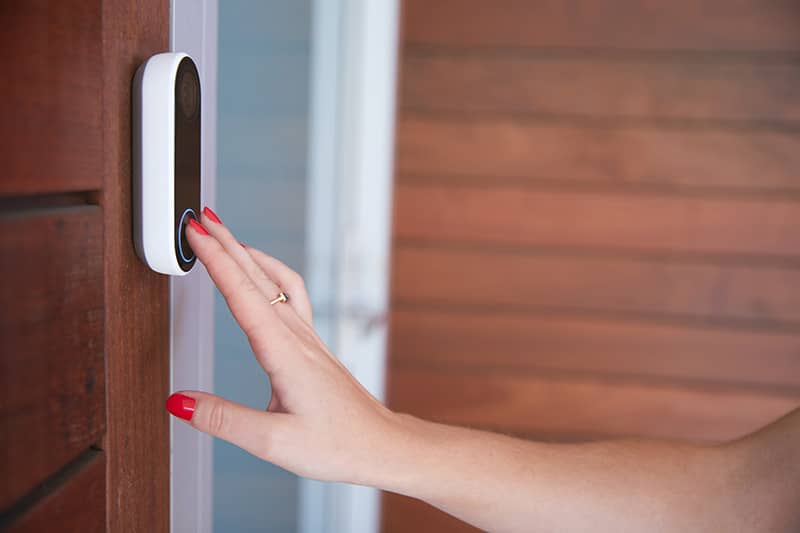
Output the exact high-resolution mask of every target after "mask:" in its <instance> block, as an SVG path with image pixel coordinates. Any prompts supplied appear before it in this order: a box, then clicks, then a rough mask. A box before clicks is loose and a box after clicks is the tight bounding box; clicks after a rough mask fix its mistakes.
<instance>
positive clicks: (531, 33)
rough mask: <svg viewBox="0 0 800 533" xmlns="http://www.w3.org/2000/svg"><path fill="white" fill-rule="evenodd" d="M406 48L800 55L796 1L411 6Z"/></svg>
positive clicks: (469, 1)
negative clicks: (734, 52)
mask: <svg viewBox="0 0 800 533" xmlns="http://www.w3.org/2000/svg"><path fill="white" fill-rule="evenodd" d="M404 8H405V9H404V16H405V17H404V18H405V20H404V26H403V27H404V40H405V42H406V43H413V44H422V45H435V46H460V47H496V46H503V47H548V48H611V49H637V50H730V51H741V50H754V51H797V50H800V33H798V32H797V25H798V21H800V6H799V5H798V4H797V3H796V2H793V1H792V0H777V1H772V2H760V1H758V0H735V1H726V0H712V1H706V2H703V3H702V4H700V3H696V2H690V1H679V2H660V1H658V0H647V1H641V0H609V1H605V2H596V1H593V0H581V1H577V2H563V1H559V0H546V1H539V2H530V1H529V0H495V1H492V2H486V1H483V0H437V1H436V2H430V1H427V0H406V1H405V2H404Z"/></svg>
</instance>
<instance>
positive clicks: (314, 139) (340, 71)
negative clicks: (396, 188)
mask: <svg viewBox="0 0 800 533" xmlns="http://www.w3.org/2000/svg"><path fill="white" fill-rule="evenodd" d="M312 5H313V29H312V40H313V42H312V76H311V79H312V90H311V99H312V101H311V113H310V117H311V124H310V127H309V131H310V132H311V139H310V143H309V145H310V151H309V152H310V153H309V169H310V174H309V188H308V190H309V197H308V217H309V218H308V225H307V227H308V235H307V243H308V248H307V257H308V262H307V264H308V265H309V272H308V275H307V282H308V287H309V292H310V294H311V298H312V303H313V304H314V310H315V318H314V321H315V325H316V327H317V328H318V330H319V331H320V334H321V336H322V338H323V339H325V340H326V342H328V344H329V345H330V347H331V349H332V351H333V353H335V354H337V355H338V356H339V358H340V359H341V360H342V361H343V362H344V363H345V364H346V365H347V367H348V368H349V369H350V371H351V372H352V373H353V374H354V375H355V377H356V378H357V379H358V380H359V381H360V382H361V383H362V384H363V385H364V386H365V387H366V388H367V389H368V390H369V391H370V392H372V394H374V395H375V396H376V397H377V398H378V399H380V400H383V399H384V381H385V369H386V337H387V322H388V321H387V316H388V305H389V304H388V302H389V257H390V243H391V219H392V216H391V213H392V189H393V154H394V129H395V101H396V97H395V92H396V91H395V86H396V79H397V75H396V71H397V56H398V53H397V50H398V26H399V5H398V1H397V0H313V4H312ZM300 496H301V498H300V506H299V511H298V512H299V516H298V524H299V530H300V532H301V533H375V532H377V531H378V529H379V526H380V493H379V491H377V490H374V489H370V488H367V487H359V486H354V485H345V484H331V483H320V482H315V481H310V480H306V479H302V480H301V483H300Z"/></svg>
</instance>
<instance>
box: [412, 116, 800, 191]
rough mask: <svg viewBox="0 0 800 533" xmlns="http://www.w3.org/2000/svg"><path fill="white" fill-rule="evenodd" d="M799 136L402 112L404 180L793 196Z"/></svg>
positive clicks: (796, 184) (799, 184) (798, 163)
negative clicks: (687, 189) (773, 192)
mask: <svg viewBox="0 0 800 533" xmlns="http://www.w3.org/2000/svg"><path fill="white" fill-rule="evenodd" d="M798 168H800V135H798V134H796V133H794V132H792V131H778V130H724V129H720V130H714V129H691V128H689V129H687V128H663V127H662V128H656V127H645V126H635V125H626V124H621V123H620V124H616V125H614V124H595V125H590V124H569V123H563V122H562V123H559V122H555V121H520V120H512V119H502V118H496V119H491V120H490V119H469V118H465V117H461V118H457V117H452V116H450V117H448V116H445V117H432V116H423V115H414V114H409V113H406V114H405V115H401V117H400V120H399V121H398V139H397V170H398V173H399V179H400V180H403V179H404V178H406V177H407V176H412V177H422V178H429V177H442V176H443V177H452V178H454V179H471V180H473V181H474V180H475V179H480V180H481V181H483V182H501V181H515V182H530V181H534V182H535V181H549V182H552V183H558V184H569V183H573V184H593V185H617V186H625V187H628V188H645V187H650V188H660V189H664V188H676V187H696V188H706V189H734V190H736V189H740V190H745V189H746V190H753V189H758V190H763V191H769V190H780V191H788V190H791V191H795V192H796V191H797V190H798V189H800V181H799V180H798V179H797V169H798Z"/></svg>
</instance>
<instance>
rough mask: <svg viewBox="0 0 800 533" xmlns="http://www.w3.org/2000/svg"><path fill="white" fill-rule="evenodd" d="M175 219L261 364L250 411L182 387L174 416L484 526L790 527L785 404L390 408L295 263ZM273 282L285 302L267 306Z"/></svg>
mask: <svg viewBox="0 0 800 533" xmlns="http://www.w3.org/2000/svg"><path fill="white" fill-rule="evenodd" d="M201 222H202V224H203V226H204V227H205V228H206V229H207V230H208V231H209V233H210V235H203V234H201V233H200V232H198V231H197V230H195V229H194V228H189V229H188V230H187V233H188V239H189V242H190V244H191V246H192V249H193V250H194V251H195V253H196V255H197V257H198V258H199V259H200V261H201V262H202V263H203V264H204V265H205V267H206V269H207V271H208V273H209V275H210V276H211V278H212V279H213V280H214V283H216V285H217V287H218V288H219V290H220V292H221V293H222V295H223V296H224V297H225V300H226V302H227V304H228V307H229V308H230V310H231V312H232V313H233V315H234V317H235V318H236V320H237V322H238V323H239V325H240V326H241V327H242V329H243V330H244V332H245V333H246V335H247V337H248V339H249V340H250V346H251V348H252V350H253V354H254V356H255V357H256V359H257V360H258V362H259V363H260V364H261V367H262V368H263V369H264V371H265V372H266V373H267V374H268V375H269V378H270V382H271V383H272V387H273V393H272V398H271V400H270V402H269V406H268V407H267V409H266V410H265V411H262V410H258V409H252V408H250V407H246V406H243V405H240V404H236V403H233V402H230V401H228V400H225V399H223V398H220V397H217V396H214V395H211V394H207V393H203V392H197V391H181V392H182V393H183V394H185V395H187V396H190V397H192V398H194V399H195V400H196V405H195V411H194V415H193V416H192V419H191V421H190V422H189V423H190V424H191V425H192V426H193V427H195V428H196V429H198V430H200V431H203V432H205V433H209V434H211V435H214V436H215V437H219V438H221V439H224V440H226V441H229V442H231V443H233V444H235V445H237V446H239V447H241V448H243V449H245V450H247V451H248V452H250V453H251V454H253V455H255V456H257V457H260V458H261V459H263V460H265V461H269V462H271V463H274V464H276V465H278V466H281V467H283V468H285V469H287V470H290V471H292V472H294V473H296V474H298V475H301V476H305V477H309V478H314V479H319V480H325V481H340V482H347V483H355V484H360V485H368V486H372V487H377V488H380V489H383V490H388V491H393V492H397V493H400V494H405V495H407V496H412V497H415V498H419V499H421V500H424V501H426V502H428V503H430V504H432V505H434V506H436V507H438V508H440V509H442V510H444V511H446V512H448V513H450V514H452V515H454V516H456V517H458V518H460V519H462V520H464V521H466V522H469V523H471V524H473V525H475V526H477V527H479V528H482V529H485V530H488V531H498V532H517V531H524V532H532V531H618V532H622V531H729V532H735V531H765V532H771V531H775V532H779V531H780V532H783V531H798V530H800V410H798V411H795V412H793V413H790V414H789V415H787V416H785V417H784V418H782V419H781V420H778V421H777V422H775V423H773V424H771V425H770V426H768V427H766V428H764V429H762V430H760V431H758V432H756V433H754V434H752V435H749V436H747V437H745V438H743V439H740V440H737V441H735V442H730V443H726V444H722V445H714V446H711V445H693V444H686V443H678V442H666V441H647V440H617V441H606V442H593V443H584V444H552V443H541V442H531V441H524V440H519V439H514V438H511V437H507V436H504V435H499V434H493V433H488V432H483V431H475V430H471V429H465V428H458V427H452V426H445V425H441V424H435V423H432V422H427V421H424V420H420V419H417V418H414V417H412V416H409V415H405V414H399V413H393V412H392V411H390V410H389V409H387V408H386V407H385V406H383V405H382V404H381V403H380V402H378V401H377V400H376V399H375V398H374V397H373V396H371V395H370V394H369V393H368V392H367V391H366V390H365V389H364V388H363V387H362V386H361V385H360V384H359V383H358V382H357V381H356V380H355V379H354V378H353V376H352V375H351V374H350V373H349V372H348V371H347V369H346V368H345V367H344V366H343V365H342V364H341V363H340V362H339V361H338V360H337V359H336V357H335V356H334V355H333V354H332V353H331V352H330V351H329V350H328V349H327V347H326V346H325V345H324V343H323V342H322V341H321V340H320V339H319V337H318V336H317V334H316V333H315V331H314V329H313V327H312V317H311V305H310V303H309V299H308V295H307V293H306V290H305V287H304V285H303V280H302V278H301V277H300V276H299V275H298V274H297V273H295V272H293V271H292V270H291V269H290V268H288V267H287V266H286V265H284V264H283V263H281V262H280V261H278V260H276V259H274V258H272V257H270V256H268V255H266V254H264V253H263V252H261V251H259V250H256V249H253V248H245V247H243V246H241V245H240V244H239V242H238V241H237V240H236V238H235V237H234V236H233V235H232V234H231V233H230V232H229V231H228V230H227V229H226V228H225V226H224V225H222V224H218V223H215V222H214V221H212V220H211V219H209V218H208V217H206V216H205V215H203V217H202V218H201ZM280 291H284V292H286V293H287V294H288V295H289V297H290V299H289V302H288V303H281V304H276V305H273V306H271V305H269V301H270V300H271V299H273V298H274V297H275V296H276V295H277V294H278V293H279V292H280Z"/></svg>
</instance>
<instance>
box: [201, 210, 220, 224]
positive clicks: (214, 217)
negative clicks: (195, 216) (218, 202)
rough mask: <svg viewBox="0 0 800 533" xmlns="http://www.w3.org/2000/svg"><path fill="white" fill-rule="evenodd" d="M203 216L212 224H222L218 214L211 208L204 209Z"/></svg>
mask: <svg viewBox="0 0 800 533" xmlns="http://www.w3.org/2000/svg"><path fill="white" fill-rule="evenodd" d="M203 214H204V215H205V216H207V217H208V218H210V219H211V222H216V223H217V224H222V221H221V220H220V219H219V217H218V216H217V214H216V213H215V212H214V211H212V210H211V208H210V207H208V206H206V207H204V208H203Z"/></svg>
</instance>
